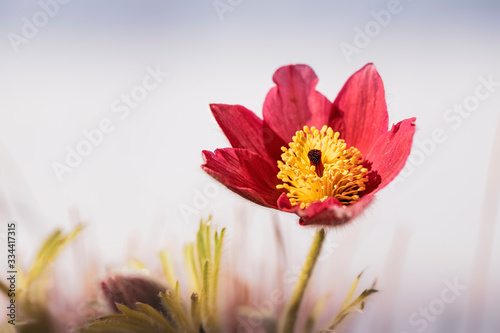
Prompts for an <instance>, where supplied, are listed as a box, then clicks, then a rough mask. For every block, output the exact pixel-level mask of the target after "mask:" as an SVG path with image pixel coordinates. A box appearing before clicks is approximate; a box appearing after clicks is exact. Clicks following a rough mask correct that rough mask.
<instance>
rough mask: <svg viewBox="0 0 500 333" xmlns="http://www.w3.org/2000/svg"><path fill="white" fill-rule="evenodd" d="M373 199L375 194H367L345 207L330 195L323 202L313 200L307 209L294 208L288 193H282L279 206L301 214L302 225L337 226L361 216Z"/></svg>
mask: <svg viewBox="0 0 500 333" xmlns="http://www.w3.org/2000/svg"><path fill="white" fill-rule="evenodd" d="M373 199H374V196H373V195H371V194H370V195H366V196H364V197H363V198H361V199H360V200H359V201H357V202H356V203H354V204H352V205H349V206H346V207H344V206H342V204H341V203H340V202H339V201H338V200H337V199H335V198H333V197H330V198H328V199H327V200H325V201H323V202H320V201H318V202H313V203H311V204H310V205H309V207H307V208H306V209H300V208H299V207H298V206H295V207H293V208H292V207H291V205H290V201H289V200H288V197H287V196H286V194H282V195H281V196H280V198H279V199H278V207H279V209H281V210H284V211H287V212H292V213H295V214H297V215H298V216H300V224H301V225H324V226H330V227H336V226H339V225H342V224H346V223H348V222H350V221H351V220H352V219H354V218H355V217H357V216H359V215H360V214H361V213H362V212H363V211H364V210H365V208H366V207H367V206H368V205H369V204H370V203H371V202H372V200H373Z"/></svg>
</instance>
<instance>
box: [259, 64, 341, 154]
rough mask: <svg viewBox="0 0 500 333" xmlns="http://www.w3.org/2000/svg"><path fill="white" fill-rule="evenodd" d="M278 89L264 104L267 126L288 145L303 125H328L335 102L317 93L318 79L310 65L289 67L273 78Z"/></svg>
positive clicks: (278, 71)
mask: <svg viewBox="0 0 500 333" xmlns="http://www.w3.org/2000/svg"><path fill="white" fill-rule="evenodd" d="M273 81H274V82H275V83H276V85H277V87H274V88H272V89H271V90H270V91H269V93H268V94H267V97H266V101H265V102H264V111H263V116H264V127H266V126H269V128H270V129H272V130H273V131H274V132H275V133H277V134H278V135H279V136H280V137H281V139H282V140H283V141H284V142H285V143H286V144H288V143H289V142H291V141H292V137H293V136H294V135H295V132H296V131H298V130H301V129H302V128H303V127H304V125H307V126H316V127H317V128H321V127H322V126H323V125H326V124H328V122H329V120H330V114H331V113H332V103H331V102H330V101H329V100H328V99H327V98H326V97H325V96H323V95H322V94H321V93H319V92H317V91H316V90H315V88H316V84H317V83H318V77H317V76H316V74H315V73H314V71H313V70H312V68H311V67H309V66H307V65H289V66H285V67H281V68H279V69H278V70H277V71H276V73H274V75H273Z"/></svg>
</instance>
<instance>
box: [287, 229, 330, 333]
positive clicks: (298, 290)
mask: <svg viewBox="0 0 500 333" xmlns="http://www.w3.org/2000/svg"><path fill="white" fill-rule="evenodd" d="M324 240H325V229H321V230H320V231H318V232H317V233H316V236H315V237H314V241H313V243H312V246H311V249H310V250H309V254H308V256H307V259H306V262H305V264H304V268H303V269H302V272H301V273H300V277H299V281H297V284H296V285H295V290H294V291H293V295H292V299H291V302H290V306H289V308H288V312H287V314H286V318H285V328H284V330H283V332H284V333H292V332H293V329H294V327H295V322H296V321H297V314H298V312H299V308H300V304H301V302H302V298H303V297H304V292H305V290H306V287H307V283H308V282H309V279H310V278H311V274H312V271H313V269H314V265H315V264H316V261H317V260H318V256H319V254H320V252H321V247H322V245H323V241H324Z"/></svg>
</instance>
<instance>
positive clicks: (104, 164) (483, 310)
mask: <svg viewBox="0 0 500 333" xmlns="http://www.w3.org/2000/svg"><path fill="white" fill-rule="evenodd" d="M54 3H55V4H57V5H54ZM40 12H48V13H50V15H47V14H45V15H42V14H40ZM387 13H388V14H389V15H387ZM499 16H500V4H499V3H498V2H497V1H451V0H449V1H430V0H427V1H426V0H414V1H411V0H401V1H357V2H355V3H354V2H347V1H298V0H296V1H257V0H252V1H250V0H243V1H240V0H232V1H230V0H221V1H212V0H201V1H200V0H198V1H186V0H184V1H180V0H178V1H172V0H165V1H152V0H142V1H139V0H136V1H132V0H128V1H125V0H123V1H97V0H88V1H78V0H73V1H62V0H61V2H54V1H43V0H42V1H40V2H37V1H1V2H0V35H1V36H2V37H1V38H0V54H1V62H0V96H1V97H0V145H1V146H0V157H1V159H0V209H1V211H0V216H1V219H2V222H1V223H2V225H3V224H6V223H7V222H8V221H10V220H15V221H16V222H17V223H18V226H19V228H20V233H19V243H18V244H19V251H20V253H22V260H23V261H25V262H26V263H28V262H29V261H30V258H32V256H33V253H34V251H35V249H36V247H37V246H38V245H39V244H40V242H41V241H42V239H43V238H44V237H45V236H46V235H47V234H48V233H49V232H50V231H51V230H52V229H54V228H56V227H61V228H65V229H69V228H70V227H71V226H72V225H74V224H75V223H76V222H77V221H84V222H85V223H86V225H87V228H86V230H85V233H84V236H83V237H84V238H85V241H84V242H85V248H86V250H85V253H84V255H82V256H81V257H80V258H81V260H82V263H84V262H85V260H95V258H98V260H99V262H100V263H102V266H103V267H104V266H105V267H109V268H112V267H115V266H118V265H122V264H123V263H125V262H126V260H127V258H130V257H137V258H141V259H142V260H144V261H146V262H147V261H148V259H147V258H148V256H149V257H154V254H155V253H156V251H157V250H158V249H159V248H161V247H164V246H165V244H166V243H169V245H171V243H172V244H173V246H175V244H177V243H179V244H182V242H183V241H184V240H188V239H190V237H191V236H192V233H193V230H195V228H196V226H197V223H198V222H199V220H200V218H206V217H208V215H209V214H212V215H213V218H214V221H215V223H216V224H217V225H220V226H228V227H229V228H230V229H238V228H240V225H243V224H244V225H245V228H246V229H245V230H247V231H248V232H247V233H246V241H245V242H244V246H243V248H242V249H241V255H242V256H243V257H244V256H250V257H252V259H248V260H249V261H250V260H251V261H253V262H257V263H258V262H259V261H262V262H265V261H266V256H265V253H266V250H265V249H266V241H265V239H266V235H267V234H268V233H269V231H270V230H272V228H271V227H269V226H270V225H273V223H277V224H278V225H279V226H280V228H281V229H282V231H283V233H284V235H285V242H286V243H287V244H288V245H287V246H289V247H291V248H295V250H296V253H297V255H295V254H292V255H291V257H292V259H289V261H288V262H287V264H292V263H293V262H296V263H301V262H302V259H303V254H304V253H306V250H307V247H308V245H309V242H310V239H311V237H312V231H311V230H309V229H305V228H301V227H299V226H298V225H297V217H296V216H292V215H288V214H285V213H275V212H271V211H269V210H267V209H264V208H261V207H257V206H256V205H253V204H251V203H249V202H247V201H245V200H243V199H241V198H239V197H237V196H236V195H234V194H233V193H231V192H230V191H228V190H226V189H225V188H223V187H221V186H220V185H218V184H217V183H215V182H214V181H213V180H212V179H211V178H210V177H209V176H207V175H206V174H204V172H203V171H202V170H201V168H200V164H201V163H202V158H201V153H200V152H201V150H203V149H208V150H213V149H215V148H217V147H226V146H228V142H227V140H226V139H225V137H224V136H223V134H222V132H221V131H220V129H219V128H218V126H217V124H216V123H215V121H214V120H213V118H212V116H211V113H210V111H209V108H208V104H209V103H226V104H241V105H244V106H246V107H247V108H249V109H251V110H253V111H254V112H255V113H256V114H258V115H261V114H262V113H261V108H262V104H263V101H264V98H265V95H266V93H267V92H268V90H269V89H270V88H271V87H272V86H273V83H272V80H271V77H272V74H273V73H274V71H275V70H276V69H277V68H279V67H280V66H283V65H287V64H292V63H305V64H308V65H310V66H311V67H312V68H313V69H314V70H315V71H316V74H317V75H318V77H319V84H318V90H319V91H320V92H322V93H323V94H325V95H326V96H327V97H328V98H329V99H330V100H333V99H334V98H335V97H336V94H337V92H338V91H339V90H340V88H341V87H342V85H343V84H344V82H345V81H346V79H347V78H348V77H349V76H350V75H351V74H352V73H354V72H355V71H356V70H358V69H359V68H361V67H362V66H363V65H364V64H366V63H367V62H373V63H375V65H376V67H377V69H378V71H379V72H380V74H381V76H382V78H383V80H384V83H385V88H386V92H387V101H388V104H389V106H388V108H389V117H390V123H391V124H392V123H396V122H399V121H400V120H402V119H406V118H409V117H413V116H415V117H417V132H416V134H415V144H414V147H413V153H412V156H411V157H410V159H409V161H408V164H407V167H406V168H405V169H404V170H403V172H402V174H401V176H400V177H399V178H398V179H397V180H396V181H395V183H394V184H393V185H392V186H389V187H387V188H386V189H384V190H383V191H382V192H380V193H379V194H378V198H377V200H376V202H375V203H374V204H373V205H372V206H371V207H370V208H369V209H368V211H367V212H366V213H365V214H364V215H363V216H362V217H361V218H359V219H357V220H356V221H355V222H354V223H353V224H351V225H349V226H347V227H344V228H341V229H338V230H332V231H330V232H329V237H330V238H331V243H330V244H333V245H331V249H330V250H331V251H328V256H327V258H325V260H324V261H322V262H321V263H320V266H327V267H329V269H330V271H329V273H328V275H327V276H322V277H319V278H318V282H317V283H316V284H315V285H314V286H313V287H314V288H316V289H317V290H320V291H321V290H322V288H323V289H325V290H328V291H333V293H334V295H336V296H338V300H340V299H341V298H342V297H341V296H342V295H343V294H344V293H345V292H346V291H347V286H348V285H349V283H350V282H351V281H352V280H353V279H354V277H355V276H356V275H357V274H358V273H359V272H360V271H362V270H363V269H366V273H365V277H366V280H365V284H366V286H368V284H369V283H370V281H371V280H373V279H374V278H376V277H377V278H378V281H379V288H380V289H381V290H382V292H381V293H380V294H378V295H377V296H375V297H374V298H373V299H371V302H369V304H368V306H367V308H366V310H365V313H364V314H362V315H357V316H356V317H355V318H354V319H353V320H352V321H351V322H350V325H348V326H347V327H346V328H345V331H349V332H367V331H370V332H397V333H403V332H408V333H410V332H429V333H431V332H499V331H500V320H499V319H498V314H497V312H498V308H499V306H500V303H499V300H498V294H499V293H500V284H499V283H498V281H500V265H499V262H500V256H499V254H500V239H499V237H500V231H499V228H495V224H497V223H498V222H499V217H498V211H497V207H498V205H499V195H498V193H499V188H500V179H499V176H498V172H499V170H500V162H499V158H500V157H499V153H500V151H499V149H500V137H499V136H498V135H499V131H500V125H499V111H500V65H499V62H498V61H499V54H500V40H499V37H498V36H499V35H500V20H499ZM150 72H157V73H160V74H157V77H158V84H157V85H156V86H155V87H154V88H152V89H151V90H150V91H149V90H147V91H146V90H142V91H146V94H144V96H141V97H140V99H141V101H140V102H139V103H137V105H134V106H133V107H130V108H129V111H130V112H128V113H126V112H127V111H126V110H125V108H124V105H125V104H124V103H125V102H124V101H123V100H122V98H126V97H124V95H127V94H128V95H130V94H131V93H132V92H134V91H135V92H136V93H137V94H139V93H140V92H141V88H137V87H140V86H142V85H143V79H144V77H145V76H146V75H148V73H150ZM149 82H154V81H149ZM485 82H486V83H485ZM488 82H489V83H488ZM478 87H479V88H478ZM478 91H479V95H478ZM486 95H487V96H486ZM478 96H480V97H481V98H478ZM120 107H121V109H119V108H120ZM460 108H461V110H462V111H460ZM115 111H117V112H115ZM103 119H109V121H110V122H112V124H113V130H112V132H111V133H109V134H104V135H103V138H102V140H100V142H99V144H98V145H93V146H92V151H91V152H90V153H89V154H88V156H85V157H83V158H82V161H80V163H77V164H78V165H77V166H75V167H72V168H71V169H72V170H71V172H65V173H64V174H63V175H62V176H60V177H58V176H57V174H56V172H55V171H54V163H62V164H64V163H65V159H66V155H67V154H68V147H69V149H77V146H78V144H79V143H80V142H81V141H82V140H85V136H84V134H83V131H91V130H93V129H95V128H98V127H99V126H100V124H101V122H102V121H103ZM433 133H434V134H433ZM435 133H440V134H439V138H440V139H439V140H436V139H433V137H435V136H436V135H435ZM495 135H496V138H495ZM430 140H432V141H430ZM495 140H496V141H495ZM438 141H439V142H438ZM4 231H5V230H0V233H4ZM2 237H5V235H3V236H2ZM0 241H2V242H4V241H5V238H2V239H1V240H0ZM230 241H231V239H230ZM292 251H293V250H292ZM301 256H302V257H301ZM242 260H247V259H242ZM151 261H152V262H153V261H154V258H153V259H152V260H151ZM3 264H4V263H3V262H2V265H3ZM2 267H3V266H2ZM257 267H258V266H257ZM322 269H323V270H324V269H325V268H320V269H318V274H320V275H321V272H322ZM332 272H333V273H332ZM61 274H68V276H71V272H62V273H61ZM269 274H272V272H270V273H269ZM445 281H450V282H452V283H455V282H456V281H458V282H459V284H460V286H464V289H463V290H460V291H459V292H458V295H457V297H456V299H455V300H454V301H453V302H450V303H446V304H445V308H443V309H440V311H438V312H439V314H437V315H435V316H433V318H432V319H426V320H425V322H426V323H425V325H424V323H422V322H420V323H418V324H415V323H413V324H412V323H411V317H412V315H414V313H416V312H417V313H418V312H419V311H420V309H421V308H425V307H429V306H431V307H432V306H434V307H435V309H438V308H439V307H438V305H436V304H438V303H439V301H436V299H438V300H439V299H441V297H442V292H443V290H444V289H446V288H447V284H446V282H445ZM454 281H455V282H454ZM67 282H68V281H67ZM68 283H69V284H71V282H68ZM441 303H442V302H441ZM433 304H434V305H433ZM443 304H444V303H443ZM436 311H437V310H436ZM413 318H414V319H420V320H422V318H425V317H423V316H422V315H420V314H419V315H418V316H416V317H415V316H414V317H413ZM424 326H425V328H424Z"/></svg>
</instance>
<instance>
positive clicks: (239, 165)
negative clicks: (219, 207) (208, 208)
mask: <svg viewBox="0 0 500 333" xmlns="http://www.w3.org/2000/svg"><path fill="white" fill-rule="evenodd" d="M202 154H203V159H204V161H205V163H204V164H203V165H202V166H201V167H202V168H203V170H205V171H206V172H207V173H208V174H209V175H210V176H212V177H214V178H215V179H216V180H218V181H219V182H221V183H222V184H224V185H225V186H226V187H227V188H229V189H230V190H231V191H233V192H235V193H237V194H239V195H241V196H242V197H244V198H245V199H248V200H250V201H253V202H255V203H256V204H259V205H262V206H266V207H273V208H276V207H277V203H276V202H277V200H278V198H279V196H280V194H281V193H282V190H278V189H276V185H277V184H279V179H278V178H277V177H276V175H277V174H278V168H277V167H273V166H272V165H270V164H269V163H268V162H267V161H266V160H265V159H264V158H263V157H261V156H260V155H258V154H256V153H254V152H252V151H250V150H247V149H239V148H223V149H216V150H215V152H213V153H212V152H210V151H206V150H204V151H203V152H202Z"/></svg>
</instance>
